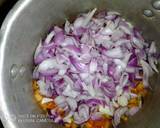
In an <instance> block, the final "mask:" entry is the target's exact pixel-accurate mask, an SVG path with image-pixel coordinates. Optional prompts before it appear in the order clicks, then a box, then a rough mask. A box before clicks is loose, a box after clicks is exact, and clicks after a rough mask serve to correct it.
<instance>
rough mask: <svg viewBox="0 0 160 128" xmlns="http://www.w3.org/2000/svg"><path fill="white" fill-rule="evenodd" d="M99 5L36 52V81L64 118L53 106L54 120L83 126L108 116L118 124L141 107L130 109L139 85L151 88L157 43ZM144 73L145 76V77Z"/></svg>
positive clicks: (55, 31) (53, 34)
mask: <svg viewBox="0 0 160 128" xmlns="http://www.w3.org/2000/svg"><path fill="white" fill-rule="evenodd" d="M96 10H97V9H94V10H92V11H90V12H88V13H84V14H81V15H80V16H79V17H77V18H76V19H75V21H74V22H73V23H70V22H69V21H68V20H66V22H65V25H64V27H63V28H60V27H58V26H55V27H54V29H53V30H52V31H50V33H49V34H48V35H47V36H46V39H44V40H43V41H42V40H41V41H40V43H39V45H38V46H37V48H36V51H35V55H34V63H35V69H34V71H33V79H35V80H37V84H38V86H39V90H40V93H41V95H43V96H44V98H43V100H42V103H48V102H50V101H54V102H55V104H56V105H57V106H58V107H60V108H61V109H63V110H64V111H65V112H64V118H63V119H62V117H61V116H60V115H59V114H58V113H57V112H56V109H52V110H49V111H50V113H51V114H50V118H51V119H53V120H54V122H61V123H62V122H67V123H71V122H72V120H73V121H74V122H75V123H76V124H83V123H85V122H86V121H88V120H89V119H92V120H98V119H100V118H101V117H103V116H104V115H106V114H107V115H109V116H111V117H112V120H113V125H114V126H115V127H116V126H117V125H118V124H119V123H120V119H121V117H122V116H123V115H124V114H128V115H134V114H135V113H137V112H138V110H139V109H140V107H141V105H140V106H139V107H135V108H131V109H128V107H127V105H128V101H129V100H130V98H134V97H137V96H138V95H137V94H134V93H132V92H131V90H130V88H134V87H135V86H136V83H134V82H133V81H136V80H139V81H143V84H144V86H145V87H148V86H149V82H148V80H149V77H150V76H151V75H153V73H154V72H153V70H154V71H156V72H159V71H158V69H157V67H156V64H157V63H158V62H157V58H156V57H154V56H153V55H155V54H157V51H156V46H155V42H152V43H151V45H150V46H149V45H148V43H146V42H145V40H144V39H143V37H142V35H141V33H140V32H139V31H138V30H137V29H136V28H135V27H133V26H132V25H131V24H130V23H129V22H127V21H126V20H125V19H123V18H122V17H121V16H120V14H119V13H118V12H114V11H111V12H107V13H106V12H105V11H103V12H101V13H99V14H97V16H94V14H95V12H96ZM141 73H143V75H141Z"/></svg>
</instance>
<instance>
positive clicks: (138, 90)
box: [131, 81, 147, 97]
mask: <svg viewBox="0 0 160 128" xmlns="http://www.w3.org/2000/svg"><path fill="white" fill-rule="evenodd" d="M131 92H132V93H135V94H137V95H139V96H143V97H144V96H146V95H147V90H146V89H145V87H144V85H143V82H142V81H141V82H139V84H137V86H136V87H135V88H132V89H131Z"/></svg>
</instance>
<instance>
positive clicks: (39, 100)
mask: <svg viewBox="0 0 160 128" xmlns="http://www.w3.org/2000/svg"><path fill="white" fill-rule="evenodd" d="M34 97H35V99H36V101H38V102H41V101H42V99H43V96H42V95H41V94H40V92H39V90H36V91H35V92H34Z"/></svg>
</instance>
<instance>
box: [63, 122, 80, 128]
mask: <svg viewBox="0 0 160 128" xmlns="http://www.w3.org/2000/svg"><path fill="white" fill-rule="evenodd" d="M77 127H78V125H77V124H75V123H70V124H65V128H77Z"/></svg>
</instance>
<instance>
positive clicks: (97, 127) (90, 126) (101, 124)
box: [85, 118, 111, 128]
mask: <svg viewBox="0 0 160 128" xmlns="http://www.w3.org/2000/svg"><path fill="white" fill-rule="evenodd" d="M85 126H86V128H109V127H110V126H111V121H110V120H109V119H107V118H103V119H101V120H94V121H93V120H89V121H88V122H87V123H86V124H85Z"/></svg>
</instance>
